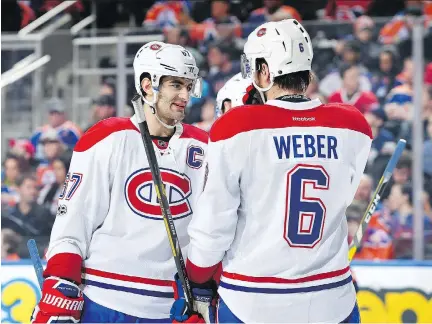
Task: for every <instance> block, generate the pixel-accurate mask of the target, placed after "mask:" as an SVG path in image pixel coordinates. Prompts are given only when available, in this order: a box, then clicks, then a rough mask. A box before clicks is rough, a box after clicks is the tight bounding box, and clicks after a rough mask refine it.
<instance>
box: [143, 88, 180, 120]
mask: <svg viewBox="0 0 432 324" xmlns="http://www.w3.org/2000/svg"><path fill="white" fill-rule="evenodd" d="M153 93H154V95H153V101H152V102H150V101H148V100H147V99H146V98H144V96H141V97H142V98H143V100H144V102H145V103H146V104H147V105H149V106H150V109H151V112H152V114H153V115H154V116H155V117H156V119H157V121H158V122H159V123H161V125H162V126H163V127H166V128H168V129H174V128H175V127H176V125H177V124H178V121H177V120H174V121H175V123H174V125H168V124H166V123H164V122H163V121H162V120H161V119H160V117H159V116H158V114H157V111H156V101H157V98H158V93H159V91H157V90H156V89H153Z"/></svg>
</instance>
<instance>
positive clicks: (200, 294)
mask: <svg viewBox="0 0 432 324" xmlns="http://www.w3.org/2000/svg"><path fill="white" fill-rule="evenodd" d="M174 279H175V281H174V284H173V288H174V299H175V301H174V304H173V306H172V307H171V311H170V318H171V320H172V321H173V323H179V322H182V323H214V322H215V308H216V300H217V285H216V282H215V281H213V280H211V281H208V282H206V283H203V284H197V283H194V282H192V281H191V282H190V284H191V287H192V295H193V297H194V301H193V308H194V309H193V310H191V309H189V308H188V305H187V302H186V299H185V296H184V291H183V287H182V285H181V283H180V279H179V276H178V274H176V275H175V276H174Z"/></svg>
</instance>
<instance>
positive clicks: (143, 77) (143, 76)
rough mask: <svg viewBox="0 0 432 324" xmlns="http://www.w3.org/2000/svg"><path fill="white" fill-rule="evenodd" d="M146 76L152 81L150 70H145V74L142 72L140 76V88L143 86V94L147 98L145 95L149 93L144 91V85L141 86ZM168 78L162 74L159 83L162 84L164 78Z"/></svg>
mask: <svg viewBox="0 0 432 324" xmlns="http://www.w3.org/2000/svg"><path fill="white" fill-rule="evenodd" d="M145 78H147V79H149V80H150V81H151V76H150V73H148V72H144V73H143V74H141V76H140V88H141V92H142V95H143V96H144V98H145V96H146V95H147V93H146V92H145V91H144V89H143V88H142V86H141V82H142V80H144V79H145ZM165 78H166V76H165V75H164V76H161V78H160V79H159V84H162V83H163V82H164V79H165Z"/></svg>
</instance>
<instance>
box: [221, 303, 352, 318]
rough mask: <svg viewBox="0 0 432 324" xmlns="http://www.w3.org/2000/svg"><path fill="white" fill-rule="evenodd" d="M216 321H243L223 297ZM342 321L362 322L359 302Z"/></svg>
mask: <svg viewBox="0 0 432 324" xmlns="http://www.w3.org/2000/svg"><path fill="white" fill-rule="evenodd" d="M216 314H217V315H216V316H217V317H216V323H243V322H242V321H241V320H240V319H239V318H237V316H235V315H234V314H233V313H232V312H231V310H230V309H229V308H228V306H227V305H226V304H225V303H224V301H223V300H222V298H220V299H219V302H218V306H217V310H216ZM342 323H360V311H359V308H358V305H357V303H356V304H355V306H354V308H353V310H352V312H351V314H350V315H349V316H348V317H347V318H346V319H345V320H344V321H342Z"/></svg>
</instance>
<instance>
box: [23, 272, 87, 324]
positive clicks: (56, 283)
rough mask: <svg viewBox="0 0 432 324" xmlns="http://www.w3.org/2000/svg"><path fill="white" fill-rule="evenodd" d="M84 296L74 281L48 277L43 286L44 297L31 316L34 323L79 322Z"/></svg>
mask: <svg viewBox="0 0 432 324" xmlns="http://www.w3.org/2000/svg"><path fill="white" fill-rule="evenodd" d="M83 306H84V298H83V295H82V292H81V290H80V289H79V287H78V286H77V285H75V284H74V283H72V282H70V281H67V280H64V279H61V278H58V277H48V278H46V279H45V281H44V283H43V286H42V298H41V300H40V301H39V304H38V305H36V307H35V309H34V310H33V314H32V316H31V322H32V323H56V322H57V323H59V322H61V323H79V321H80V318H81V311H82V309H83Z"/></svg>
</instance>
